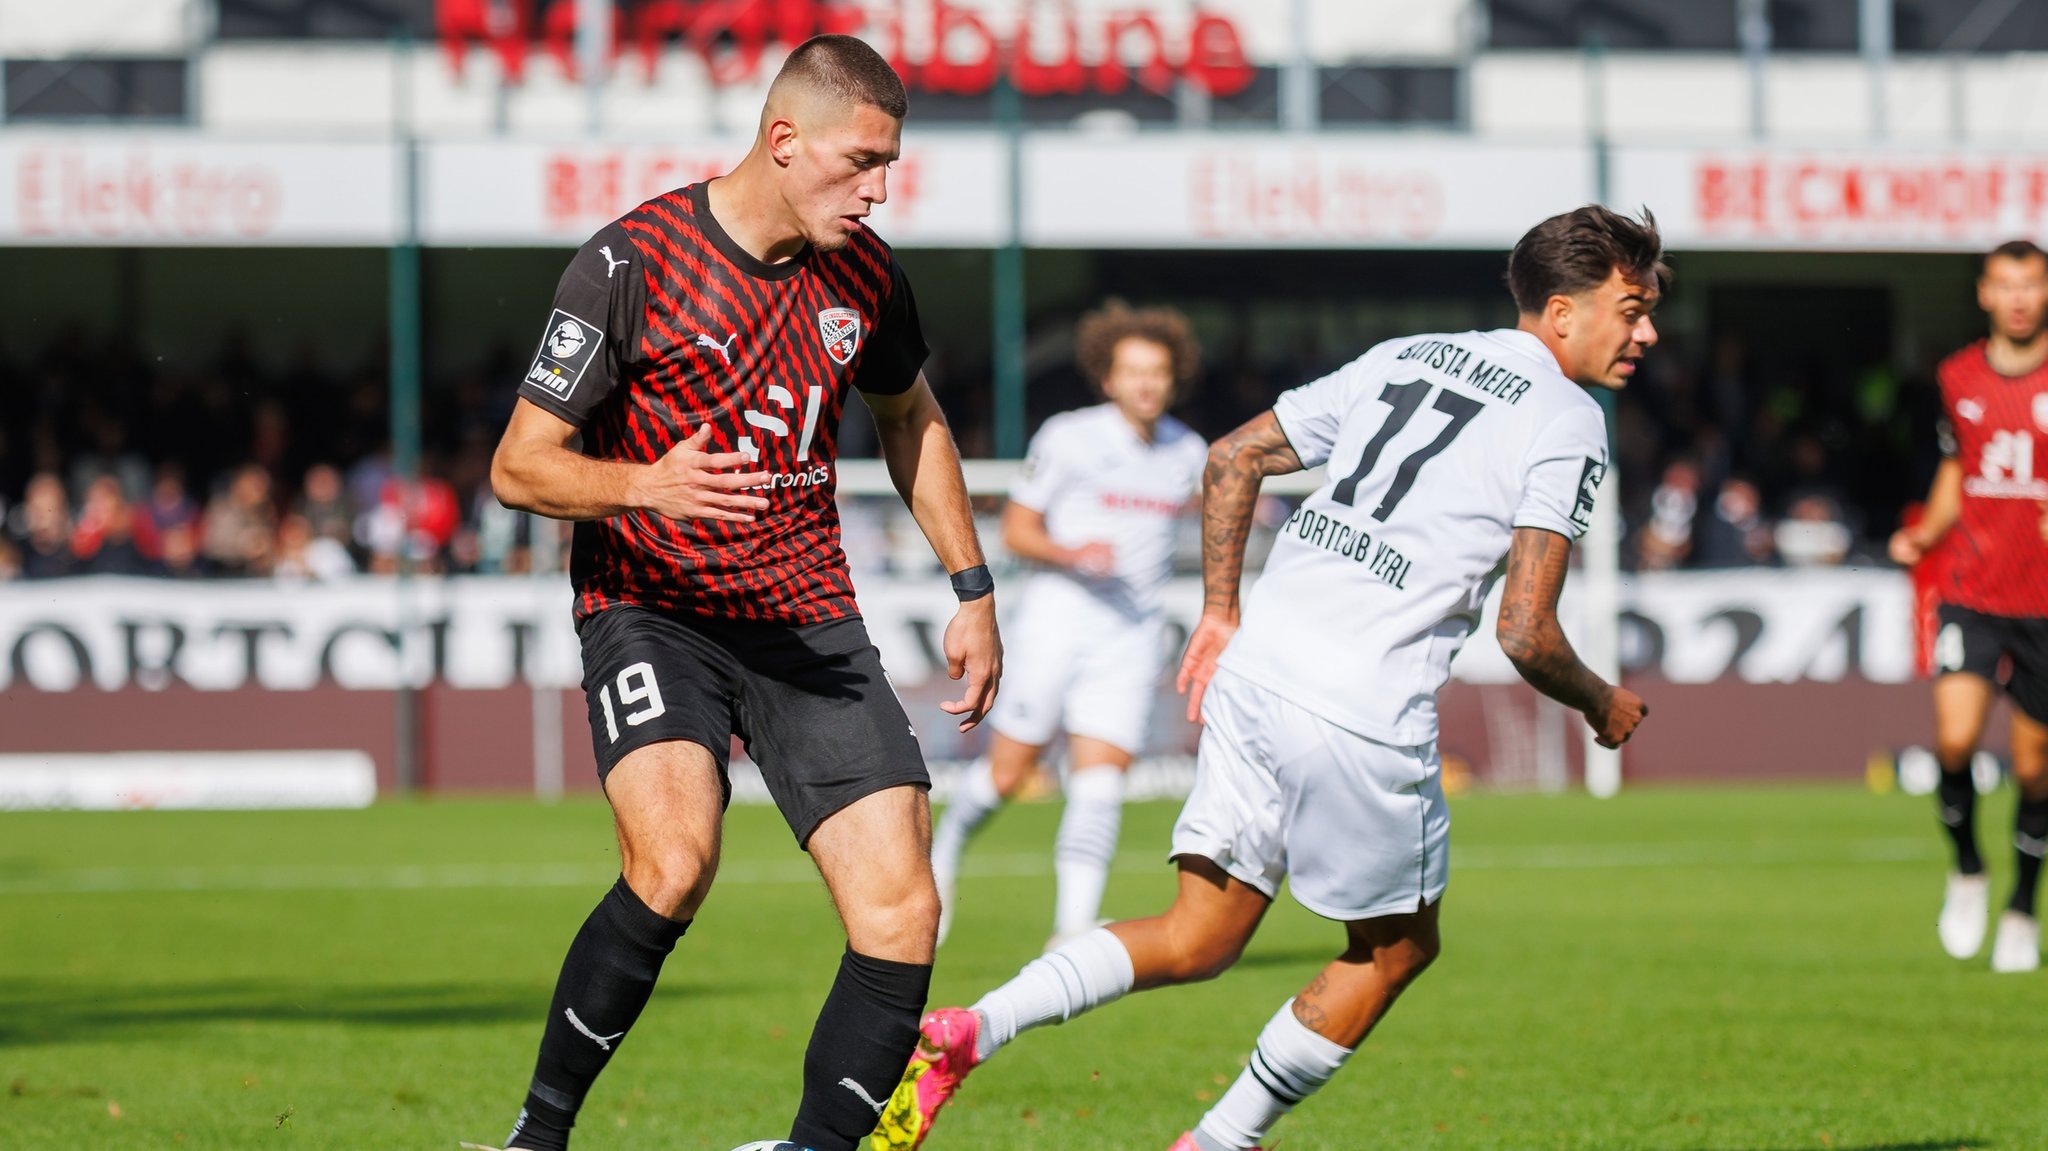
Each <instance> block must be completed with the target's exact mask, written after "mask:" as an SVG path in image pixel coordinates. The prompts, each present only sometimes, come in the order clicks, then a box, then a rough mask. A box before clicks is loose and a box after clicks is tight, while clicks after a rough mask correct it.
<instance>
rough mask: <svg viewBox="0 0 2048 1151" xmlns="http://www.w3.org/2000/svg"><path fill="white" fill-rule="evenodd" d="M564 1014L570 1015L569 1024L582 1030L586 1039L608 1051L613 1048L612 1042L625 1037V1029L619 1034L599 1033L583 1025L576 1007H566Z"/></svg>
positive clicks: (563, 1010)
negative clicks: (577, 1015)
mask: <svg viewBox="0 0 2048 1151" xmlns="http://www.w3.org/2000/svg"><path fill="white" fill-rule="evenodd" d="M562 1014H563V1015H566V1016H568V1017H569V1026H571V1027H574V1028H575V1029H576V1030H578V1031H580V1032H582V1033H583V1037H584V1038H585V1039H588V1040H590V1041H591V1042H592V1043H595V1044H597V1045H598V1046H599V1047H602V1048H604V1049H605V1050H606V1051H610V1050H611V1049H612V1044H614V1043H616V1042H618V1041H619V1040H620V1039H623V1038H625V1035H626V1033H625V1032H623V1031H621V1032H619V1033H618V1034H617V1035H599V1034H598V1033H597V1032H595V1031H592V1030H591V1029H590V1028H588V1027H585V1026H584V1025H583V1021H582V1020H581V1019H578V1018H576V1009H575V1008H574V1007H564V1008H563V1009H562Z"/></svg>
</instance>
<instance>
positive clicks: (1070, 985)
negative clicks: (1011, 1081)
mask: <svg viewBox="0 0 2048 1151" xmlns="http://www.w3.org/2000/svg"><path fill="white" fill-rule="evenodd" d="M1135 979H1136V974H1135V972H1134V971H1133V970H1132V968H1131V953H1130V952H1129V951H1126V950H1124V942H1123V940H1121V939H1118V938H1117V937H1116V935H1115V934H1113V933H1112V932H1111V931H1110V930H1109V929H1108V928H1106V927H1098V928H1096V929H1095V930H1093V931H1090V932H1089V933H1088V934H1086V935H1083V936H1082V937H1080V938H1079V939H1076V940H1074V941H1073V942H1072V943H1069V944H1067V945H1066V946H1064V947H1062V948H1060V949H1059V950H1057V951H1054V952H1052V953H1050V954H1047V955H1041V956H1039V957H1038V958H1037V959H1034V960H1032V961H1031V962H1029V963H1027V964H1025V965H1024V970H1022V971H1019V972H1018V973H1017V975H1016V977H1015V978H1013V979H1011V980H1010V981H1009V982H1008V983H1005V984H1003V985H1002V986H1001V987H998V988H996V989H995V990H994V991H991V992H989V993H988V994H987V995H984V996H982V997H981V999H980V1001H979V1002H977V1003H975V1005H974V1010H975V1011H976V1012H977V1013H979V1014H980V1015H981V1033H980V1035H979V1036H978V1037H977V1038H976V1040H975V1044H974V1048H975V1052H974V1053H975V1058H976V1059H977V1060H981V1059H987V1058H988V1057H989V1056H991V1055H994V1054H995V1053H996V1049H997V1048H999V1047H1001V1046H1003V1045H1004V1044H1005V1043H1008V1042H1009V1041H1010V1040H1012V1039H1015V1038H1016V1037H1017V1036H1018V1035H1019V1034H1021V1033H1022V1032H1025V1031H1029V1030H1031V1029H1032V1028H1033V1027H1040V1026H1043V1025H1045V1024H1047V1023H1065V1022H1066V1021H1067V1020H1069V1019H1072V1018H1073V1017H1074V1016H1076V1015H1080V1014H1083V1013H1084V1012H1088V1011H1093V1010H1094V1009H1096V1008H1097V1007H1100V1006H1102V1005H1103V1004H1105V1003H1113V1002H1115V1001H1116V1000H1119V999H1122V998H1123V997H1124V995H1125V994H1126V993H1128V992H1129V991H1130V989H1131V984H1132V983H1133V982H1134V981H1135Z"/></svg>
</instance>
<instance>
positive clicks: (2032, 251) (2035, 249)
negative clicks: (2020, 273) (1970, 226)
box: [1984, 240, 2048, 268]
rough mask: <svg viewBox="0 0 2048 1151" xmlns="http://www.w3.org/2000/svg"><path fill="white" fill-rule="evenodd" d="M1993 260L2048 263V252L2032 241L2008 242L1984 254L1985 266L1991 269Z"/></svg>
mask: <svg viewBox="0 0 2048 1151" xmlns="http://www.w3.org/2000/svg"><path fill="white" fill-rule="evenodd" d="M1993 260H2041V261H2043V262H2048V252H2044V251H2042V250H2041V249H2040V246H2039V245H2037V244H2035V243H2034V242H2033V241H2032V240H2007V241H2006V242H2005V243H2003V244H2000V245H1998V246H1997V247H1996V248H1993V249H1991V250H1990V251H1988V252H1986V253H1984V266H1985V267H1986V268H1989V267H1990V266H1991V261H1993Z"/></svg>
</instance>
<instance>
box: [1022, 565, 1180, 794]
mask: <svg viewBox="0 0 2048 1151" xmlns="http://www.w3.org/2000/svg"><path fill="white" fill-rule="evenodd" d="M1165 643H1166V617H1165V615H1164V614H1163V613H1160V612H1151V613H1149V614H1146V615H1141V616H1136V617H1133V616H1131V615H1128V614H1126V613H1125V612H1123V611H1120V610H1118V609H1117V608H1115V607H1113V606H1111V605H1109V604H1106V603H1104V602H1102V600H1100V599H1098V598H1097V597H1095V596H1094V595H1092V594H1090V593H1088V592H1087V591H1085V590H1083V589H1081V588H1078V587H1074V586H1073V585H1072V584H1070V583H1068V582H1067V581H1065V580H1062V579H1057V578H1047V577H1043V576H1041V577H1039V578H1037V579H1034V580H1032V581H1031V583H1030V584H1028V585H1026V587H1025V590H1024V596H1023V598H1022V600H1021V601H1019V603H1018V605H1017V610H1016V613H1015V614H1014V615H1012V616H1011V618H1010V619H1009V621H1008V622H1007V623H1005V624H1004V625H1003V646H1004V651H1003V683H1002V690H1001V691H1000V692H999V693H998V694H997V695H996V706H995V710H994V711H993V712H991V713H990V714H989V726H990V727H993V728H994V729H995V730H997V731H998V732H1001V733H1002V734H1004V735H1006V736H1009V737H1010V738H1011V739H1014V740H1016V741H1018V742H1019V743H1028V744H1033V745H1040V744H1046V743H1050V742H1052V738H1053V736H1054V735H1056V734H1057V733H1058V732H1059V731H1060V729H1062V728H1064V729H1066V731H1067V733H1068V734H1070V735H1079V736H1086V737H1088V738H1090V739H1099V740H1101V741H1103V742H1104V743H1107V744H1109V745H1111V746H1112V747H1118V748H1122V749H1123V750H1125V751H1128V752H1130V753H1131V754H1133V755H1136V754H1137V753H1139V752H1140V751H1143V750H1144V747H1145V737H1146V736H1147V735H1148V734H1149V733H1150V732H1151V730H1152V709H1153V708H1155V707H1157V706H1158V705H1159V673H1160V671H1161V669H1162V668H1163V667H1164V665H1165V662H1166V651H1165Z"/></svg>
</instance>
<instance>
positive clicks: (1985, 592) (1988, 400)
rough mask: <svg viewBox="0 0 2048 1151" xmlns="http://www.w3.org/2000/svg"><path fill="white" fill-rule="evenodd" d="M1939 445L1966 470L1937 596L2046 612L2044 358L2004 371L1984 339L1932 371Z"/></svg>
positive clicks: (1994, 609) (2047, 404)
mask: <svg viewBox="0 0 2048 1151" xmlns="http://www.w3.org/2000/svg"><path fill="white" fill-rule="evenodd" d="M1937 378H1938V379H1939V381H1940V383H1941V406H1942V412H1943V426H1942V445H1941V447H1942V454H1943V455H1945V456H1947V457H1948V458H1950V459H1953V460H1955V461H1956V463H1957V464H1958V465H1959V466H1960V467H1961V468H1962V470H1963V509H1962V518H1961V519H1960V520H1959V521H1957V523H1956V526H1955V527H1954V528H1953V529H1951V530H1950V532H1949V534H1948V537H1947V538H1946V539H1945V540H1944V541H1943V545H1944V547H1945V549H1946V551H1947V553H1948V566H1947V568H1946V570H1945V572H1944V574H1943V576H1942V578H1941V581H1940V584H1939V586H1938V587H1937V589H1936V592H1937V594H1938V595H1939V596H1940V597H1941V599H1942V601H1943V602H1944V603H1952V604H1954V605H1956V606H1957V607H1966V608H1969V609H1970V610H1972V611H1978V612H1983V613H1984V614H1986V615H1995V616H2004V617H2006V618H2008V619H2036V618H2040V617H2043V616H2048V542H2044V541H2043V540H2042V539H2041V526H2040V525H2041V516H2042V515H2043V513H2044V510H2048V509H2044V507H2043V504H2044V503H2048V365H2043V366H2041V367H2039V368H2036V369H2034V370H2033V371H2032V372H2029V373H2028V374H2026V375H2024V376H2017V377H2013V376H2002V375H1999V374H1998V372H1997V371H1996V370H1994V369H1993V368H1992V366H1991V361H1990V360H1989V359H1987V358H1986V357H1985V354H1984V341H1982V340H1979V341H1978V342H1976V343H1974V344H1971V345H1970V346H1969V347H1967V348H1964V349H1963V350H1962V351H1959V352H1957V353H1956V354H1954V355H1952V356H1950V357H1949V358H1948V359H1946V360H1943V361H1942V363H1941V368H1940V369H1939V371H1938V372H1937Z"/></svg>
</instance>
